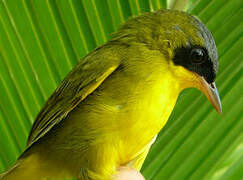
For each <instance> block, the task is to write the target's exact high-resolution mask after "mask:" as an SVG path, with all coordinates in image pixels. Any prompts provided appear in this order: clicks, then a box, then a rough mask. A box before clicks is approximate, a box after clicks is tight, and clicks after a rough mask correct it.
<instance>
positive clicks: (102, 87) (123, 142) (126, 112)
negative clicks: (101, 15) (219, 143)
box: [3, 11, 204, 180]
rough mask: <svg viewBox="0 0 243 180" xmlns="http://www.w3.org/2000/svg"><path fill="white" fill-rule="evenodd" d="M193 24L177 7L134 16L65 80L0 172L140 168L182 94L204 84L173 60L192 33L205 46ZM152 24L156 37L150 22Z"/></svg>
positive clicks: (82, 173)
mask: <svg viewBox="0 0 243 180" xmlns="http://www.w3.org/2000/svg"><path fill="white" fill-rule="evenodd" d="M160 16H161V17H160ZM151 17H152V18H151ZM153 18H154V19H153ZM168 18H169V19H171V21H172V22H167V21H165V20H167V19H168ZM160 19H162V20H161V22H164V21H165V22H164V23H161V22H160V21H159V22H157V21H158V20H160ZM163 19H164V20H163ZM143 21H144V22H143ZM146 21H148V22H146ZM194 21H195V22H194ZM129 23H130V24H129ZM132 23H134V24H135V23H137V26H138V27H133V25H134V24H132ZM143 23H144V24H143ZM146 23H147V24H146ZM195 23H196V20H195V19H193V18H192V17H190V16H188V15H187V14H184V13H181V12H177V11H161V12H160V11H158V12H157V14H156V13H151V14H147V15H145V16H141V17H140V18H137V19H135V20H131V21H129V22H128V23H127V24H126V25H125V26H124V28H123V29H121V30H120V31H119V32H118V33H117V34H116V36H115V37H114V38H113V39H112V40H111V41H110V42H108V43H107V44H106V45H104V46H102V47H100V48H98V49H97V50H95V51H94V52H92V53H90V54H89V55H88V56H87V57H85V58H84V59H83V60H81V62H80V64H78V65H77V66H76V67H75V69H74V70H73V71H72V72H71V73H69V75H68V76H67V77H66V78H65V79H64V81H63V82H62V84H61V85H60V87H59V88H58V89H57V90H56V91H55V92H54V94H53V95H52V96H51V97H50V99H49V100H48V101H47V103H46V105H45V106H44V108H43V110H42V111H41V112H40V114H39V116H38V117H37V119H36V122H35V124H34V125H33V127H32V131H31V134H30V137H29V148H28V149H27V150H26V151H25V152H24V153H23V155H22V156H21V157H20V159H19V160H18V162H17V164H16V165H15V166H14V167H13V168H12V169H10V170H9V172H8V175H6V176H5V177H3V179H15V177H16V176H18V179H33V180H34V179H43V178H51V179H60V178H63V177H65V178H72V177H78V178H79V179H82V180H86V179H94V180H108V179H111V178H112V176H113V175H114V174H115V173H116V171H117V168H119V167H121V166H130V167H133V168H136V169H137V170H140V168H141V166H142V164H143V161H144V159H145V157H146V155H147V153H148V151H149V149H150V146H151V145H152V142H153V141H154V140H155V138H156V135H157V134H158V133H159V131H160V130H161V129H162V128H163V127H164V125H165V124H166V121H167V120H168V118H169V116H170V114H171V112H172V110H173V108H174V106H175V103H176V100H177V97H178V95H179V93H180V92H181V91H182V90H183V89H185V88H188V87H197V88H199V89H200V87H201V84H200V79H199V78H198V75H197V74H196V73H194V72H192V71H190V70H188V69H186V68H185V67H183V66H178V65H176V64H175V63H174V62H173V61H172V59H173V58H174V54H175V52H174V51H175V49H176V48H177V47H186V46H187V44H188V37H190V38H189V39H190V40H191V42H192V43H193V44H196V45H201V46H203V45H204V40H203V39H202V37H201V36H199V35H198V30H197V28H196V26H195ZM154 24H155V25H156V26H157V29H156V28H154V29H155V30H156V31H158V32H156V33H157V36H158V37H157V36H156V33H155V32H152V31H151V28H152V27H146V25H148V26H149V25H151V26H154ZM129 25H130V26H131V27H130V29H129V28H127V27H126V26H129ZM174 26H178V27H180V28H181V30H175V29H173V28H174ZM132 27H133V28H134V29H132ZM178 27H177V28H178ZM139 28H140V30H141V32H140V31H138V32H137V29H139ZM142 28H144V31H143V29H142ZM146 28H150V29H146ZM150 31H151V32H150ZM167 31H168V32H169V34H168V32H167ZM141 33H142V34H143V33H144V35H142V34H141ZM151 33H155V34H154V36H155V37H151V36H152V35H151ZM166 33H167V34H168V35H167V36H166V35H165V34H166ZM153 38H154V39H153ZM156 38H157V39H156Z"/></svg>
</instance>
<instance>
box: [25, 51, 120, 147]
mask: <svg viewBox="0 0 243 180" xmlns="http://www.w3.org/2000/svg"><path fill="white" fill-rule="evenodd" d="M119 64H120V60H119V58H118V57H116V55H115V53H114V51H112V49H111V48H105V47H102V48H99V49H97V50H95V51H93V52H92V53H91V54H89V55H88V56H86V57H85V58H84V59H82V60H81V61H80V63H79V64H78V65H77V66H76V67H75V68H74V69H73V70H72V71H71V72H70V73H69V74H68V75H67V76H66V78H65V79H64V80H63V81H62V83H61V84H60V86H59V87H58V88H57V89H56V90H55V91H54V93H53V94H52V95H51V97H50V98H49V99H48V101H47V102H46V104H45V105H44V107H43V109H42V110H41V111H40V113H39V114H38V116H37V118H36V120H35V122H34V124H33V126H32V129H31V132H30V135H29V138H28V146H31V144H33V143H34V142H35V141H37V140H38V139H39V138H41V137H42V136H44V135H45V134H46V133H47V132H48V131H49V130H50V129H51V128H52V127H53V126H54V125H55V124H57V123H59V122H60V121H61V120H62V119H64V118H65V117H66V116H67V114H68V113H69V112H70V111H71V110H73V109H74V108H75V107H76V106H77V105H78V104H79V103H80V102H81V101H82V100H83V99H85V98H86V97H87V96H88V95H89V94H90V93H92V92H93V91H94V90H95V89H96V88H97V87H98V86H99V85H100V84H101V83H102V82H103V81H104V80H105V79H106V78H107V77H108V76H109V75H110V74H111V73H112V72H113V71H114V70H115V69H116V68H117V67H118V66H119Z"/></svg>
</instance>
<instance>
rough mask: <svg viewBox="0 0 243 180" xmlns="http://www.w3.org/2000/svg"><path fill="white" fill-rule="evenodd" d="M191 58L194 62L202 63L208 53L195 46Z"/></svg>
mask: <svg viewBox="0 0 243 180" xmlns="http://www.w3.org/2000/svg"><path fill="white" fill-rule="evenodd" d="M190 58H191V61H192V63H196V64H201V63H203V62H204V61H205V59H206V53H205V51H204V50H203V49H201V48H194V49H192V50H191V53H190Z"/></svg>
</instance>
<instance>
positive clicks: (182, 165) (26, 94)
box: [0, 0, 243, 180]
mask: <svg viewBox="0 0 243 180" xmlns="http://www.w3.org/2000/svg"><path fill="white" fill-rule="evenodd" d="M160 8H174V9H183V10H186V11H188V12H189V13H191V14H193V15H196V16H198V17H199V18H200V19H201V20H202V21H203V22H204V23H205V24H206V25H207V27H208V28H209V29H210V30H211V32H212V33H213V36H214V37H215V41H216V44H217V47H218V51H219V63H220V68H219V73H218V77H217V80H216V84H217V86H218V90H219V93H220V96H221V100H222V106H223V113H222V115H218V114H217V113H216V111H215V110H214V109H213V108H212V107H211V105H210V104H209V103H208V101H207V100H206V98H205V97H204V95H202V93H200V92H198V91H197V90H195V89H189V90H185V91H184V92H183V93H181V95H180V98H179V100H178V102H177V105H176V107H175V109H174V111H173V113H172V115H171V117H170V119H169V121H168V123H167V125H166V126H165V128H164V129H163V130H162V131H161V133H160V135H159V137H158V138H157V141H156V143H155V144H154V145H153V147H152V149H151V152H150V153H149V155H148V157H147V159H146V161H145V164H144V166H143V168H142V173H143V174H144V176H145V177H146V179H158V180H160V179H174V180H178V179H220V180H221V179H236V180H237V179H243V133H242V132H243V131H242V130H243V117H242V114H243V111H242V110H243V108H242V107H243V101H242V97H243V96H242V95H243V78H242V72H243V68H242V65H243V38H242V35H243V21H242V18H243V16H242V15H243V1H242V0H190V1H185V0H181V1H180V0H178V1H176V0H173V1H172V0H170V1H165V0H160V1H159V0H0V172H2V171H4V170H5V169H6V168H7V167H9V166H10V165H11V164H12V163H14V161H15V160H16V159H17V157H18V156H19V155H20V153H21V152H22V151H23V150H24V148H25V146H26V141H27V136H28V132H29V131H30V128H31V124H32V123H33V121H34V119H35V117H36V115H37V113H38V111H39V110H40V108H41V107H42V105H43V104H44V102H45V100H47V98H48V97H49V96H50V94H51V93H52V92H53V91H54V89H55V88H56V87H57V85H58V84H59V83H60V81H61V80H62V79H63V78H64V77H65V75H66V74H67V73H68V72H69V71H70V70H71V69H72V67H73V66H74V65H75V64H76V63H77V62H78V61H79V59H81V58H82V57H83V56H85V55H86V54H87V53H88V52H89V51H91V50H93V49H94V48H95V47H97V46H99V45H101V44H103V43H105V42H106V41H107V39H109V38H110V37H111V33H112V32H114V31H115V30H117V28H118V27H119V25H120V24H121V23H122V22H124V21H125V20H126V19H127V18H129V17H131V16H135V15H138V14H141V13H142V12H146V11H154V10H157V9H160Z"/></svg>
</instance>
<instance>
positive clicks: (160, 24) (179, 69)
mask: <svg viewBox="0 0 243 180" xmlns="http://www.w3.org/2000/svg"><path fill="white" fill-rule="evenodd" d="M115 39H120V40H121V41H123V43H127V44H132V43H142V44H145V45H146V46H147V48H148V49H150V50H155V51H159V52H160V53H161V54H163V56H164V57H165V58H164V59H166V61H167V63H168V64H169V67H170V68H169V69H170V71H172V73H173V74H174V76H175V77H176V78H177V79H178V80H179V81H180V82H181V86H182V87H183V88H189V87H195V88H197V89H199V90H201V91H202V92H203V93H204V94H205V95H206V96H207V98H208V100H209V101H210V102H211V104H212V105H213V107H214V108H215V109H216V110H217V112H219V113H221V102H220V98H219V95H218V91H217V88H216V85H215V82H214V81H215V77H216V74H217V71H218V54H217V48H216V45H215V42H214V39H213V37H212V35H211V33H210V32H209V30H208V29H207V28H206V26H205V25H204V24H203V23H202V22H201V21H200V20H199V19H197V18H196V17H193V16H191V15H189V14H187V13H184V12H180V11H172V10H159V11H156V12H152V13H145V14H144V15H141V16H138V17H136V18H132V19H130V20H129V21H128V22H127V23H126V24H125V25H124V26H123V27H122V28H121V29H120V31H118V33H117V34H116V38H115Z"/></svg>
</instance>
